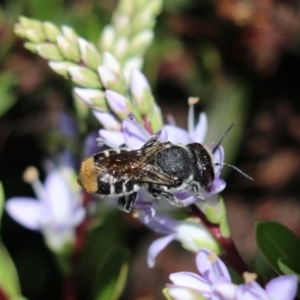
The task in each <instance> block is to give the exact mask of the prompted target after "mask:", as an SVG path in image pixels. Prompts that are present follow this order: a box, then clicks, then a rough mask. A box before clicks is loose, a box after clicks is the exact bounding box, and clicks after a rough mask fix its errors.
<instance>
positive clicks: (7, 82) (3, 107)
mask: <svg viewBox="0 0 300 300" xmlns="http://www.w3.org/2000/svg"><path fill="white" fill-rule="evenodd" d="M15 83H16V79H15V78H14V75H13V74H11V73H9V72H7V73H5V72H3V73H1V74H0V99H1V100H0V117H1V116H3V115H4V114H5V113H6V112H7V111H8V110H9V109H10V108H11V107H12V106H13V105H14V103H15V102H16V98H15V96H14V95H13V93H12V92H11V88H12V86H13V85H14V84H15Z"/></svg>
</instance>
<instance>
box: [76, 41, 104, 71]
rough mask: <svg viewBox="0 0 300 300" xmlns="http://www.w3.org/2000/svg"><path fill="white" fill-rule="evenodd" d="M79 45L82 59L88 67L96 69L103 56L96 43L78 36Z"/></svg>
mask: <svg viewBox="0 0 300 300" xmlns="http://www.w3.org/2000/svg"><path fill="white" fill-rule="evenodd" d="M78 45H79V50H80V55H81V60H82V61H83V62H84V64H85V65H86V66H87V67H88V68H90V69H92V70H95V71H96V70H97V67H98V66H99V65H100V64H101V57H100V53H99V52H98V50H97V49H96V47H95V45H94V44H92V43H89V42H87V41H86V40H85V39H83V38H78Z"/></svg>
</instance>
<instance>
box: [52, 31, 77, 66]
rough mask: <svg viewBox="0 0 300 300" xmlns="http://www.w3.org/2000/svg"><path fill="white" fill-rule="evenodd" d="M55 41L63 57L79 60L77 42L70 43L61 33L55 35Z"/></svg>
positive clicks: (74, 60)
mask: <svg viewBox="0 0 300 300" xmlns="http://www.w3.org/2000/svg"><path fill="white" fill-rule="evenodd" d="M56 41H57V46H58V48H59V50H60V52H61V54H62V55H63V57H64V58H65V59H67V60H70V61H73V62H79V61H80V55H79V50H78V46H77V44H73V43H71V42H70V41H69V40H68V39H66V38H65V37H64V36H62V35H59V36H57V38H56Z"/></svg>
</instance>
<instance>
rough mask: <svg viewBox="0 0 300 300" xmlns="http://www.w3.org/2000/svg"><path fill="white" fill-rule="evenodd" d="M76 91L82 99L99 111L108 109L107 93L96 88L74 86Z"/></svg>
mask: <svg viewBox="0 0 300 300" xmlns="http://www.w3.org/2000/svg"><path fill="white" fill-rule="evenodd" d="M74 93H75V94H76V95H77V97H79V98H80V99H81V100H82V101H84V102H85V103H86V104H88V105H89V106H91V107H93V108H94V109H96V110H98V111H108V104H107V101H106V98H105V93H104V92H103V91H101V90H96V89H84V88H74Z"/></svg>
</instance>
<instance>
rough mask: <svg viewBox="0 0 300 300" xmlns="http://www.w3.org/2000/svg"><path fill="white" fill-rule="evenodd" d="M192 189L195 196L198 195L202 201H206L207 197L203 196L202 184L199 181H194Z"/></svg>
mask: <svg viewBox="0 0 300 300" xmlns="http://www.w3.org/2000/svg"><path fill="white" fill-rule="evenodd" d="M192 190H193V193H194V194H195V196H197V198H199V200H200V201H205V197H204V196H203V193H202V192H201V188H200V185H199V184H198V183H195V182H194V183H192Z"/></svg>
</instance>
